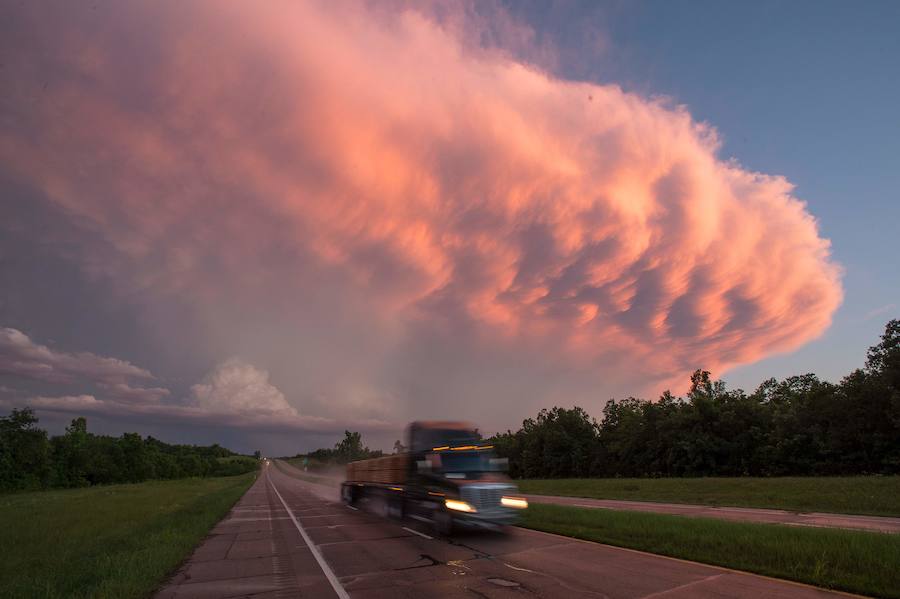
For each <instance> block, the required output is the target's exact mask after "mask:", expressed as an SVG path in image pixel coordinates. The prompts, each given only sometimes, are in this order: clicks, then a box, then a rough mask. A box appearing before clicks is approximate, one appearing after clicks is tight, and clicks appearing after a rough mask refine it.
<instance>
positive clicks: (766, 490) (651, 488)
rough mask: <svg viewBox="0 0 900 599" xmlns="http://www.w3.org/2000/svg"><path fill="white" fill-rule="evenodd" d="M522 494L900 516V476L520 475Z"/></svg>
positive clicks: (519, 481) (519, 482) (519, 483)
mask: <svg viewBox="0 0 900 599" xmlns="http://www.w3.org/2000/svg"><path fill="white" fill-rule="evenodd" d="M516 483H517V484H518V485H519V489H520V490H521V491H522V492H523V493H534V494H536V495H565V496H569V497H591V498H595V499H625V500H632V501H660V502H670V503H693V504H699V505H718V506H737V507H758V508H774V509H782V510H790V511H800V512H833V513H839V514H867V515H874V516H900V501H897V497H900V476H846V477H838V476H834V477H830V476H829V477H781V478H750V477H742V478H564V479H556V480H517V481H516Z"/></svg>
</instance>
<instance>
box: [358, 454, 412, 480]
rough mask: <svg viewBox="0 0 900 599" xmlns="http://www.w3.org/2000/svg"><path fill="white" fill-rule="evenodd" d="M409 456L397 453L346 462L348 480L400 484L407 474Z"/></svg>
mask: <svg viewBox="0 0 900 599" xmlns="http://www.w3.org/2000/svg"><path fill="white" fill-rule="evenodd" d="M409 460H410V456H409V454H407V453H397V454H394V455H389V456H384V457H382V458H372V459H370V460H359V461H356V462H350V463H349V464H347V480H348V481H349V482H360V483H378V484H382V485H402V484H403V483H405V482H406V477H407V475H408V474H409Z"/></svg>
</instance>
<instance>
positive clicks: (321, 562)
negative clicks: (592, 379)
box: [266, 471, 350, 599]
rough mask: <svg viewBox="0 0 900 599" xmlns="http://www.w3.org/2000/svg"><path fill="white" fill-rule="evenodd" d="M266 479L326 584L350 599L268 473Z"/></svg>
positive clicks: (341, 595) (339, 595)
mask: <svg viewBox="0 0 900 599" xmlns="http://www.w3.org/2000/svg"><path fill="white" fill-rule="evenodd" d="M266 479H267V480H268V481H269V484H270V485H272V490H273V491H275V495H277V496H278V499H279V500H280V501H281V505H283V506H284V509H285V510H287V513H288V516H290V517H291V521H293V523H294V526H296V527H297V530H298V531H299V532H300V536H301V537H303V540H304V541H306V546H307V547H309V550H310V551H311V552H312V554H313V557H314V558H316V561H317V562H319V567H320V568H322V572H324V573H325V577H326V578H327V579H328V582H330V583H331V588H333V589H334V592H335V594H336V595H337V596H338V597H340V599H350V595H348V594H347V591H345V590H344V587H343V586H341V583H340V582H339V581H338V579H337V576H335V575H334V572H333V571H332V569H331V566H329V565H328V562H326V561H325V558H324V557H322V554H321V553H320V552H319V548H318V547H317V546H316V545H315V544H314V543H313V542H312V539H310V538H309V535H308V534H306V531H305V530H303V526H302V525H301V524H300V523H299V522H297V518H295V517H294V512H292V511H291V508H289V507H288V504H287V502H285V500H284V497H282V496H281V493H279V492H278V489H277V488H276V487H275V483H273V482H272V479H271V478H270V477H269V473H268V471H267V472H266Z"/></svg>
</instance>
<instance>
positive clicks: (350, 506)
mask: <svg viewBox="0 0 900 599" xmlns="http://www.w3.org/2000/svg"><path fill="white" fill-rule="evenodd" d="M347 507H348V508H350V509H351V510H356V511H357V512H358V511H359V508H358V507H353V506H352V505H348V506H347Z"/></svg>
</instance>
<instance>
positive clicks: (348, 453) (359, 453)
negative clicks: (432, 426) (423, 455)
mask: <svg viewBox="0 0 900 599" xmlns="http://www.w3.org/2000/svg"><path fill="white" fill-rule="evenodd" d="M397 443H400V442H399V441H397ZM395 446H396V443H395ZM383 455H384V452H383V451H381V450H380V449H369V448H368V447H366V446H365V445H363V442H362V435H361V434H360V433H358V432H352V433H351V432H350V431H344V438H343V439H341V440H340V442H338V443H336V444H335V446H334V448H333V449H329V448H321V449H317V450H315V451H311V452H309V453H307V454H300V453H298V454H297V455H296V456H294V458H293V459H297V458H303V457H306V458H308V459H309V461H310V465H311V466H313V467H317V466H326V465H334V464H347V463H349V462H355V461H356V460H367V459H369V458H380V457H381V456H383Z"/></svg>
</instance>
